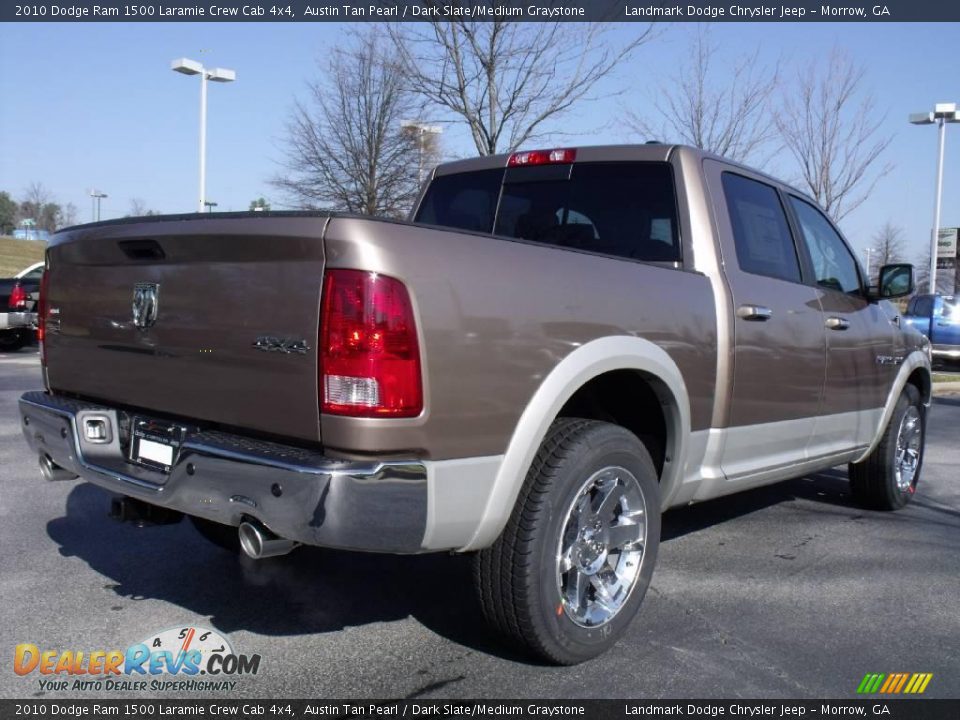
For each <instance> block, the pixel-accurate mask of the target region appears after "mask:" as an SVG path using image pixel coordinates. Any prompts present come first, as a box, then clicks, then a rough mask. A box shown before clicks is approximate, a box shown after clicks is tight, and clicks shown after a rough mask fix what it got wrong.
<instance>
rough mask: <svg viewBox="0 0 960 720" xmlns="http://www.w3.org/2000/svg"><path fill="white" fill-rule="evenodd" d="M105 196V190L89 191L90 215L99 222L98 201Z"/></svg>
mask: <svg viewBox="0 0 960 720" xmlns="http://www.w3.org/2000/svg"><path fill="white" fill-rule="evenodd" d="M105 197H107V194H106V193H105V192H100V191H99V190H91V191H90V215H91V216H92V217H93V221H94V222H100V201H101V200H103V199H104V198H105Z"/></svg>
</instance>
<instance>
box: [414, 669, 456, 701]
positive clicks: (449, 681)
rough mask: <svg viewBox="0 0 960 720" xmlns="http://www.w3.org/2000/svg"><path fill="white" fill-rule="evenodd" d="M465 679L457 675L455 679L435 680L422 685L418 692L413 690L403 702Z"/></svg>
mask: <svg viewBox="0 0 960 720" xmlns="http://www.w3.org/2000/svg"><path fill="white" fill-rule="evenodd" d="M466 679H467V676H466V675H458V676H457V677H455V678H447V679H446V680H437V681H435V682H432V683H429V684H427V685H424V686H423V687H422V688H420V689H419V690H414V691H413V692H412V693H410V694H408V695H406V696H405V697H404V700H414V699H416V698H418V697H423V696H424V695H426V694H427V693H428V692H433V691H434V690H439V689H440V688H443V687H446V686H447V685H453V684H454V683H458V682H460V681H461V680H466Z"/></svg>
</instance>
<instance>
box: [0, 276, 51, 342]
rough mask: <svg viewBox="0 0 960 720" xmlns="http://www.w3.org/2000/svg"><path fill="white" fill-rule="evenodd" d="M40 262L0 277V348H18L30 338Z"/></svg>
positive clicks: (35, 321) (31, 336)
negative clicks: (0, 278) (11, 274)
mask: <svg viewBox="0 0 960 720" xmlns="http://www.w3.org/2000/svg"><path fill="white" fill-rule="evenodd" d="M42 277H43V263H42V262H41V263H34V264H33V265H30V266H29V267H27V268H24V269H23V270H21V271H20V272H19V273H17V274H16V275H14V276H13V277H12V278H5V279H2V280H0V350H19V349H20V348H22V347H23V346H24V345H26V344H27V343H28V342H30V340H31V339H32V338H33V332H34V328H35V327H36V325H37V312H36V309H37V296H38V295H39V294H40V279H41V278H42Z"/></svg>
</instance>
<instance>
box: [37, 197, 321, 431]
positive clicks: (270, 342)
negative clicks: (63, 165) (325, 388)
mask: <svg viewBox="0 0 960 720" xmlns="http://www.w3.org/2000/svg"><path fill="white" fill-rule="evenodd" d="M327 219H328V216H327V215H325V214H316V213H312V214H304V213H295V214H276V213H237V214H224V215H219V214H213V215H183V216H167V217H162V218H160V219H147V218H143V219H140V220H133V221H130V220H127V221H118V222H108V223H100V224H97V225H89V226H80V227H77V228H73V229H71V230H68V231H66V232H63V233H59V234H58V235H57V236H56V238H55V240H54V243H53V245H52V247H51V249H50V254H49V259H50V270H49V272H50V281H49V304H48V307H49V311H48V320H47V332H46V341H45V346H46V347H45V350H46V353H47V360H48V368H49V370H48V383H49V386H50V388H51V389H52V390H53V391H55V392H63V393H70V394H73V395H76V396H80V397H84V398H89V399H91V400H96V401H100V402H106V403H111V404H115V405H119V406H126V407H130V408H143V409H146V410H150V411H154V412H157V413H165V414H169V415H175V416H183V417H188V418H192V419H194V420H198V421H203V420H206V421H210V422H214V423H218V424H222V425H224V426H229V427H236V428H246V429H251V430H256V431H262V432H265V433H270V434H273V435H278V436H286V437H290V438H298V439H302V440H307V441H319V440H320V424H319V410H318V400H317V371H318V368H317V355H316V347H317V334H318V323H319V306H320V294H321V288H322V285H323V270H324V251H323V230H324V227H325V224H326V221H327Z"/></svg>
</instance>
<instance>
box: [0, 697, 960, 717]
mask: <svg viewBox="0 0 960 720" xmlns="http://www.w3.org/2000/svg"><path fill="white" fill-rule="evenodd" d="M29 716H36V717H43V718H95V717H109V716H116V717H127V718H132V717H135V718H154V717H174V716H176V717H203V718H231V717H232V718H244V719H245V720H246V719H249V718H286V719H288V720H317V718H331V717H333V718H365V719H366V718H377V719H378V720H380V719H382V720H390V719H392V718H410V719H411V720H412V719H413V718H430V717H443V718H449V717H464V718H519V719H521V720H527V719H531V720H532V719H535V720H543V719H545V718H567V717H576V718H589V719H590V720H623V719H624V718H626V719H628V720H629V719H633V720H637V719H638V718H648V717H672V718H720V717H722V718H801V717H803V718H810V717H813V718H820V717H824V718H834V717H870V718H887V719H889V720H956V718H957V717H960V700H885V699H873V700H824V701H811V700H776V701H768V700H736V701H729V700H719V701H712V700H574V701H571V700H558V701H553V700H489V699H488V700H416V701H412V700H378V701H359V700H275V699H274V700H102V701H93V700H76V701H72V700H62V701H49V700H0V717H2V718H13V717H29Z"/></svg>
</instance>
